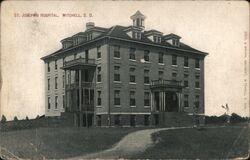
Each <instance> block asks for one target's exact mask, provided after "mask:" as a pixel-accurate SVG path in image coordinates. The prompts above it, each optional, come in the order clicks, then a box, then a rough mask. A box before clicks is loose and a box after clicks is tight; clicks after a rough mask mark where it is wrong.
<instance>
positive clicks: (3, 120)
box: [1, 115, 7, 123]
mask: <svg viewBox="0 0 250 160" xmlns="http://www.w3.org/2000/svg"><path fill="white" fill-rule="evenodd" d="M6 121H7V118H6V117H5V115H2V118H1V122H2V123H4V122H6Z"/></svg>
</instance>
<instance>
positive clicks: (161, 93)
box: [159, 91, 163, 111]
mask: <svg viewBox="0 0 250 160" xmlns="http://www.w3.org/2000/svg"><path fill="white" fill-rule="evenodd" d="M159 95H160V98H159V99H160V111H163V92H162V91H161V92H160V93H159Z"/></svg>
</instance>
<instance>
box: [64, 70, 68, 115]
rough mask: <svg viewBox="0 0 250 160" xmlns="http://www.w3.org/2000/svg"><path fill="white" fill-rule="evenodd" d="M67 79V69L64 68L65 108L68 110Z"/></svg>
mask: <svg viewBox="0 0 250 160" xmlns="http://www.w3.org/2000/svg"><path fill="white" fill-rule="evenodd" d="M66 79H67V70H64V100H63V101H64V102H63V104H64V107H65V108H64V109H65V110H67V109H66V108H68V101H67V90H66V85H67V84H66V82H67V81H66Z"/></svg>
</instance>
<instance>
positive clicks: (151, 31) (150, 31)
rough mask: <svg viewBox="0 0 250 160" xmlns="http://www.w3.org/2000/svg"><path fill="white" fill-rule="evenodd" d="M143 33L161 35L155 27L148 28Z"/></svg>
mask: <svg viewBox="0 0 250 160" xmlns="http://www.w3.org/2000/svg"><path fill="white" fill-rule="evenodd" d="M144 34H145V35H152V34H158V35H159V34H160V35H162V34H163V33H162V32H160V31H157V30H155V29H151V30H149V31H145V32H144Z"/></svg>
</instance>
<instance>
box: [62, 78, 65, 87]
mask: <svg viewBox="0 0 250 160" xmlns="http://www.w3.org/2000/svg"><path fill="white" fill-rule="evenodd" d="M62 81H63V88H64V87H65V75H63V77H62Z"/></svg>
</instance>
